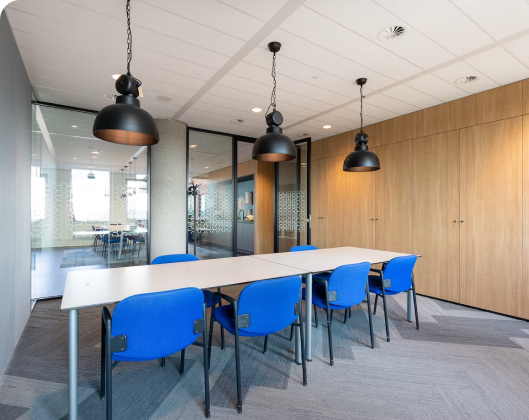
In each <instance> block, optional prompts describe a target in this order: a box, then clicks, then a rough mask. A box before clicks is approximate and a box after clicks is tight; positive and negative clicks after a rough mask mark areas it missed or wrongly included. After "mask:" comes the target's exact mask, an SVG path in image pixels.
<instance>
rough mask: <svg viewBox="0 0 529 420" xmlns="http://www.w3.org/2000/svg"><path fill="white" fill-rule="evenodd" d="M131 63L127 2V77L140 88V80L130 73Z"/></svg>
mask: <svg viewBox="0 0 529 420" xmlns="http://www.w3.org/2000/svg"><path fill="white" fill-rule="evenodd" d="M131 61H132V30H131V29H130V0H127V76H130V77H132V78H134V80H136V82H138V84H137V87H140V86H141V80H139V79H137V78H136V77H134V76H133V75H132V74H131V73H130V62H131Z"/></svg>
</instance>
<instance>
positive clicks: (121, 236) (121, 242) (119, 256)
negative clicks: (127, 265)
mask: <svg viewBox="0 0 529 420" xmlns="http://www.w3.org/2000/svg"><path fill="white" fill-rule="evenodd" d="M122 248H123V231H121V235H120V236H119V253H118V260H120V259H121V249H122Z"/></svg>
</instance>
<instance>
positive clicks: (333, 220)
mask: <svg viewBox="0 0 529 420" xmlns="http://www.w3.org/2000/svg"><path fill="white" fill-rule="evenodd" d="M343 159H344V158H343V154H341V155H339V156H333V157H329V158H327V159H324V160H323V179H324V197H325V203H324V206H325V207H324V215H323V217H324V219H323V221H324V223H323V226H324V232H323V234H324V238H325V239H324V242H325V248H334V247H338V246H344V245H345V233H344V226H345V194H344V191H345V172H344V171H343Z"/></svg>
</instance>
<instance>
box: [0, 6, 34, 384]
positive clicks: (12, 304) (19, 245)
mask: <svg viewBox="0 0 529 420" xmlns="http://www.w3.org/2000/svg"><path fill="white" fill-rule="evenodd" d="M31 95H32V91H31V85H30V83H29V79H28V76H27V74H26V70H25V68H24V65H23V63H22V60H21V58H20V54H19V52H18V49H17V46H16V44H15V40H14V38H13V34H12V32H11V28H10V27H9V23H8V21H7V18H6V15H5V13H2V16H1V18H0V127H1V130H0V222H1V223H2V240H1V241H0V299H1V300H0V375H1V374H3V372H4V370H5V368H6V366H7V363H8V362H9V359H10V357H11V354H12V353H13V350H14V349H15V346H16V344H17V342H18V339H19V338H20V334H21V333H22V330H23V329H24V326H25V325H26V321H27V320H28V317H29V314H30V296H31V293H30V284H31V276H30V274H31V273H30V264H31V238H30V223H31V222H30V221H31V207H30V199H31V193H30V189H31V184H30V175H31V172H30V171H31Z"/></svg>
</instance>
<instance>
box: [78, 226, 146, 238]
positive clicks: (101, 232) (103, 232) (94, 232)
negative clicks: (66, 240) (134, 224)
mask: <svg viewBox="0 0 529 420" xmlns="http://www.w3.org/2000/svg"><path fill="white" fill-rule="evenodd" d="M118 231H122V232H127V233H147V229H145V228H137V229H129V228H128V227H126V228H122V229H112V232H118ZM110 232H111V231H109V230H78V231H76V232H74V233H73V235H74V236H88V235H108V234H109V233H110Z"/></svg>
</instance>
